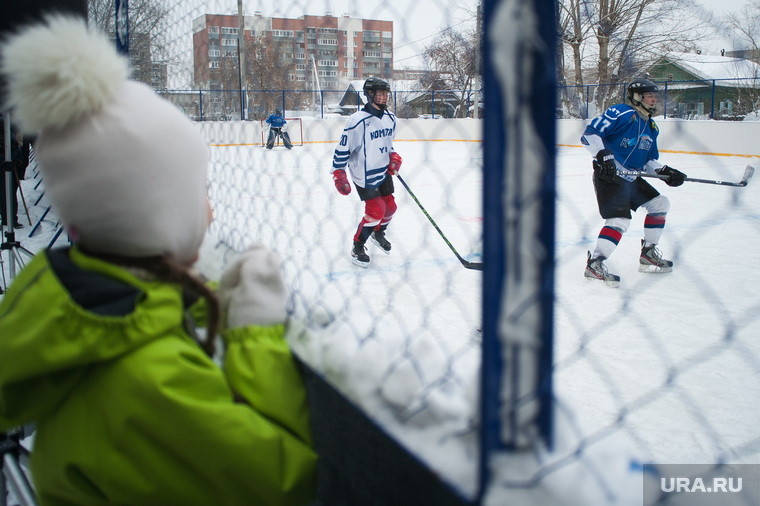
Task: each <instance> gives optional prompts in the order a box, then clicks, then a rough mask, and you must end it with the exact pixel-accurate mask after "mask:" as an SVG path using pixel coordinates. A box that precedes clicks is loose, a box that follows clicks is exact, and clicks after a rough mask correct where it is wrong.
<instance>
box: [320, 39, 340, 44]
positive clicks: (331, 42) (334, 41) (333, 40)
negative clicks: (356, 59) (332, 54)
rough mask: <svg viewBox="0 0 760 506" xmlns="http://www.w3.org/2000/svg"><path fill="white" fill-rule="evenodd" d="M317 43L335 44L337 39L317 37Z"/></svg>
mask: <svg viewBox="0 0 760 506" xmlns="http://www.w3.org/2000/svg"><path fill="white" fill-rule="evenodd" d="M317 44H319V45H320V46H337V45H338V39H319V40H318V41H317Z"/></svg>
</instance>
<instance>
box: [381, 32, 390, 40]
mask: <svg viewBox="0 0 760 506" xmlns="http://www.w3.org/2000/svg"><path fill="white" fill-rule="evenodd" d="M383 38H384V39H390V38H391V32H383Z"/></svg>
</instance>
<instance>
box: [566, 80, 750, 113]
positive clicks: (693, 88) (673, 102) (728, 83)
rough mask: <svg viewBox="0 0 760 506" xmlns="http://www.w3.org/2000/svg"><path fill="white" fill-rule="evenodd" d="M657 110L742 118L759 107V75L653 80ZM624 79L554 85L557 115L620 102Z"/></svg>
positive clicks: (596, 109)
mask: <svg viewBox="0 0 760 506" xmlns="http://www.w3.org/2000/svg"><path fill="white" fill-rule="evenodd" d="M652 81H653V82H654V83H655V84H657V85H658V86H659V87H660V93H661V96H660V99H659V100H660V104H659V109H660V114H661V115H662V116H663V117H665V118H668V117H671V118H672V117H676V118H682V119H716V120H733V121H737V120H743V119H744V118H745V117H746V116H747V115H748V114H752V113H753V112H757V111H758V109H760V76H757V77H754V78H749V77H748V78H734V79H708V80H690V81H657V80H656V79H653V80H652ZM627 86H628V83H617V84H589V85H584V86H558V87H557V92H558V102H557V105H558V108H557V118H565V117H569V118H582V119H588V118H589V117H593V116H596V115H598V114H600V113H601V112H602V111H604V109H606V107H608V106H610V105H612V104H614V103H620V102H623V101H624V99H625V90H626V87H627Z"/></svg>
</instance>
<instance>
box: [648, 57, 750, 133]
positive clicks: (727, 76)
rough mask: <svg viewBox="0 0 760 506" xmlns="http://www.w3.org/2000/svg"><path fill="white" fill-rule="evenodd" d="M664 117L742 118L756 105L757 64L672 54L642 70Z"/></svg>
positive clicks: (747, 61)
mask: <svg viewBox="0 0 760 506" xmlns="http://www.w3.org/2000/svg"><path fill="white" fill-rule="evenodd" d="M646 72H647V76H646V77H647V79H649V80H650V81H654V82H656V83H657V84H658V85H659V86H660V87H661V88H663V89H664V93H663V95H662V97H661V98H660V100H661V104H660V105H661V107H662V109H661V110H662V111H663V113H664V115H665V116H666V117H668V118H671V117H676V118H686V119H724V120H742V119H743V118H744V116H746V115H747V114H748V113H750V112H752V111H756V110H758V108H760V65H758V64H756V63H754V62H751V61H749V60H745V59H742V58H736V57H727V56H719V55H703V54H693V53H672V54H669V55H666V56H662V57H661V58H659V59H658V60H657V61H656V62H655V63H654V64H653V65H652V66H650V67H648V68H647V69H646Z"/></svg>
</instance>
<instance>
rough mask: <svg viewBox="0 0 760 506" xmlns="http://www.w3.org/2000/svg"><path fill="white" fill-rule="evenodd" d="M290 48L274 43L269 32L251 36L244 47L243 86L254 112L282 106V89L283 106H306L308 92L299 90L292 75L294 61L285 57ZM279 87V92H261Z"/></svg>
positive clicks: (290, 107) (308, 101)
mask: <svg viewBox="0 0 760 506" xmlns="http://www.w3.org/2000/svg"><path fill="white" fill-rule="evenodd" d="M292 52H293V51H292V48H291V50H290V51H287V50H286V49H285V48H284V47H283V46H282V45H280V44H278V43H276V42H274V40H273V39H272V37H271V35H270V34H261V35H259V36H258V37H256V38H255V39H253V40H252V41H251V42H250V43H249V44H248V45H247V48H246V59H247V60H248V61H247V65H246V86H247V87H248V89H249V90H253V91H251V92H249V98H250V100H252V101H253V102H254V110H255V111H257V115H259V116H261V117H265V116H266V115H267V114H270V113H272V112H274V111H275V109H279V108H282V107H283V95H282V92H283V91H291V92H290V93H285V102H286V103H285V107H286V108H288V109H302V108H305V107H308V104H309V103H310V102H311V98H310V97H311V95H310V94H309V93H303V92H301V91H302V90H299V86H298V83H297V82H296V81H294V80H293V79H292V76H294V74H295V72H294V62H293V60H292V58H291V59H287V58H286V57H285V55H286V54H292ZM264 90H281V91H264Z"/></svg>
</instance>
